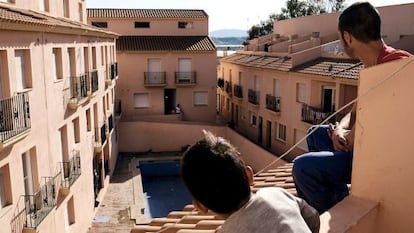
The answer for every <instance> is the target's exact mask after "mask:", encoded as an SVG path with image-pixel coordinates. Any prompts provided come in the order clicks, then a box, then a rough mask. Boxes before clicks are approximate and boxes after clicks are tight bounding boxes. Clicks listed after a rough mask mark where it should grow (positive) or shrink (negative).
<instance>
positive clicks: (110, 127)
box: [108, 114, 114, 133]
mask: <svg viewBox="0 0 414 233" xmlns="http://www.w3.org/2000/svg"><path fill="white" fill-rule="evenodd" d="M113 128H114V118H113V116H112V114H111V115H110V116H109V117H108V132H109V133H111V132H112V129H113Z"/></svg>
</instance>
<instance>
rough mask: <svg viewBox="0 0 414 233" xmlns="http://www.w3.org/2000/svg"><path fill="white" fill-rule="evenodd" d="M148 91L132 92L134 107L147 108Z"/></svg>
mask: <svg viewBox="0 0 414 233" xmlns="http://www.w3.org/2000/svg"><path fill="white" fill-rule="evenodd" d="M148 107H149V103H148V93H135V94H134V108H148Z"/></svg>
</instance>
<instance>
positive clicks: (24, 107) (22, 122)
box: [0, 93, 31, 143]
mask: <svg viewBox="0 0 414 233" xmlns="http://www.w3.org/2000/svg"><path fill="white" fill-rule="evenodd" d="M30 128H31V122H30V107H29V94H28V93H19V94H17V95H16V96H13V97H10V98H5V99H0V143H3V142H5V141H7V140H9V139H11V138H13V137H15V136H18V135H20V134H22V133H24V132H26V131H27V130H29V129H30Z"/></svg>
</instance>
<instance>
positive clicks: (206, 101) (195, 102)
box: [193, 91, 208, 107]
mask: <svg viewBox="0 0 414 233" xmlns="http://www.w3.org/2000/svg"><path fill="white" fill-rule="evenodd" d="M197 94H199V95H205V96H200V98H203V100H204V101H202V103H197V101H196V99H197V97H196V95H197ZM193 105H194V106H195V107H205V106H208V91H194V92H193Z"/></svg>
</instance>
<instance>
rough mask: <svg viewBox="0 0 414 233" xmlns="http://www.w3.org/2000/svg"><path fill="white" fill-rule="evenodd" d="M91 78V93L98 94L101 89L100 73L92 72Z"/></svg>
mask: <svg viewBox="0 0 414 233" xmlns="http://www.w3.org/2000/svg"><path fill="white" fill-rule="evenodd" d="M90 77H91V80H90V82H91V91H92V93H94V92H96V91H97V90H98V89H99V81H98V80H99V79H98V71H97V70H94V71H92V72H90Z"/></svg>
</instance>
